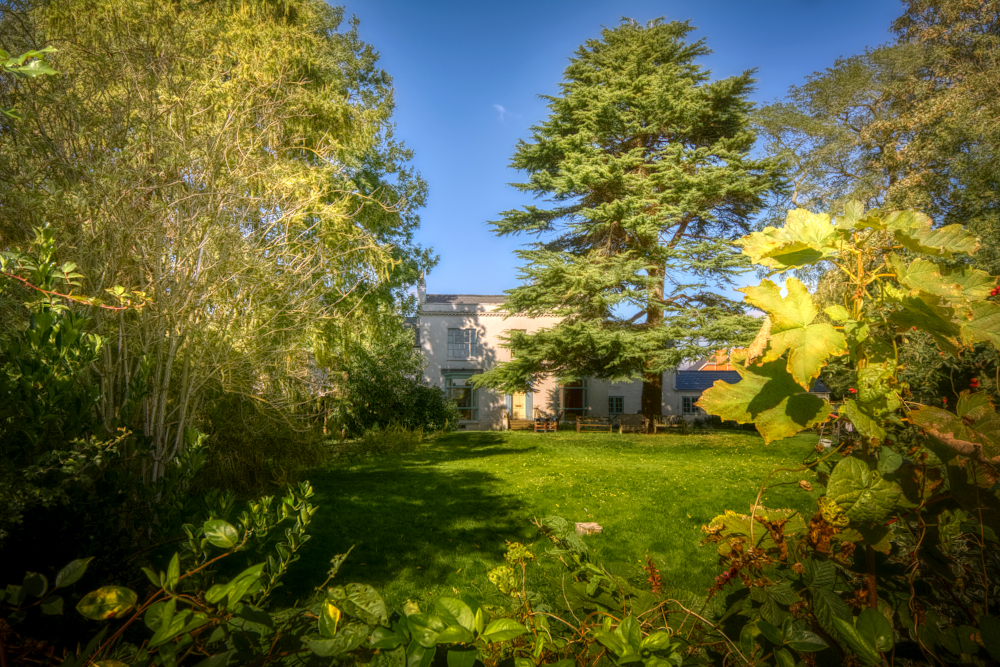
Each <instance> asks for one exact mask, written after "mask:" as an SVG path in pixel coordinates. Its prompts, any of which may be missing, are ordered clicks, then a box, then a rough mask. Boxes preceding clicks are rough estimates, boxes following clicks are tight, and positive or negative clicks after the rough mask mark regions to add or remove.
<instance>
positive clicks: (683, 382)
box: [677, 371, 830, 394]
mask: <svg viewBox="0 0 1000 667" xmlns="http://www.w3.org/2000/svg"><path fill="white" fill-rule="evenodd" d="M716 380H722V381H723V382H728V383H729V384H736V383H737V382H739V381H740V374H739V373H737V372H736V371H677V391H705V390H706V389H708V388H709V387H711V386H712V385H713V384H715V381H716ZM809 391H810V392H811V393H814V394H826V393H829V392H830V389H829V387H827V386H826V385H825V384H823V382H822V381H821V380H816V381H815V382H813V385H812V389H810V390H809Z"/></svg>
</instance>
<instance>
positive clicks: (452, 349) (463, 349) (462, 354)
mask: <svg viewBox="0 0 1000 667" xmlns="http://www.w3.org/2000/svg"><path fill="white" fill-rule="evenodd" d="M459 333H461V338H462V339H463V340H461V341H459V340H458V339H459ZM445 341H446V345H447V353H448V358H449V359H472V358H473V357H476V356H478V355H479V332H478V331H476V330H475V329H474V328H465V329H463V328H458V327H449V328H448V334H447V338H446V339H445Z"/></svg>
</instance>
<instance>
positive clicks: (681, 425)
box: [653, 415, 688, 434]
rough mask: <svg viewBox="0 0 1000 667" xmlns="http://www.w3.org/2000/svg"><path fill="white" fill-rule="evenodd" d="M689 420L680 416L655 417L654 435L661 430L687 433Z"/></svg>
mask: <svg viewBox="0 0 1000 667" xmlns="http://www.w3.org/2000/svg"><path fill="white" fill-rule="evenodd" d="M687 426H688V423H687V420H686V419H684V417H681V416H680V415H657V416H655V417H653V433H654V434H655V433H656V432H657V431H659V430H660V429H668V428H676V429H680V431H681V433H684V432H685V431H687Z"/></svg>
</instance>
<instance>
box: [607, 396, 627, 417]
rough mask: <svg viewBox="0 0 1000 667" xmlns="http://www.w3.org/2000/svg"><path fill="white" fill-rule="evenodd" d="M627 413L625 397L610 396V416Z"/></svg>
mask: <svg viewBox="0 0 1000 667" xmlns="http://www.w3.org/2000/svg"><path fill="white" fill-rule="evenodd" d="M624 412H625V397H624V396H608V414H609V415H620V414H623V413H624Z"/></svg>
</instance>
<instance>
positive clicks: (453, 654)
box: [448, 648, 479, 667]
mask: <svg viewBox="0 0 1000 667" xmlns="http://www.w3.org/2000/svg"><path fill="white" fill-rule="evenodd" d="M478 659H479V651H478V650H477V649H474V648H469V649H458V648H453V649H449V650H448V667H474V666H475V664H476V660H478Z"/></svg>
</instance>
